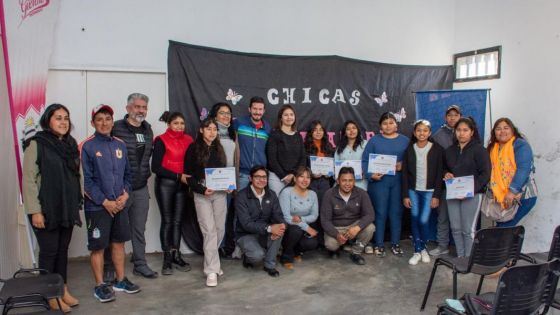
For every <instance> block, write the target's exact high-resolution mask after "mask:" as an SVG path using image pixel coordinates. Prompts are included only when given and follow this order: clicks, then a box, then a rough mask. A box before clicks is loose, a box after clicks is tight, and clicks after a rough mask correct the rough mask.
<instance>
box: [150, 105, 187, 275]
mask: <svg viewBox="0 0 560 315" xmlns="http://www.w3.org/2000/svg"><path fill="white" fill-rule="evenodd" d="M159 120H160V121H163V122H165V123H166V124H167V130H166V131H165V133H163V134H161V135H159V136H157V137H156V138H155V139H154V152H153V155H152V172H154V174H156V180H155V193H156V200H157V203H158V206H159V211H160V214H161V226H160V229H159V237H160V241H161V249H162V250H163V266H162V267H161V273H162V274H163V275H171V274H173V266H175V267H176V268H177V269H178V270H179V271H189V270H190V269H191V267H190V265H189V264H188V263H187V262H186V261H184V260H183V258H182V256H181V250H180V245H181V221H182V218H183V214H184V213H185V210H186V209H185V207H186V206H187V202H186V198H187V189H188V188H187V175H186V174H185V171H184V165H185V153H186V152H187V149H188V148H189V146H190V145H191V143H192V142H193V139H192V138H191V136H189V135H187V134H185V117H184V116H183V114H181V113H179V112H173V113H169V112H168V111H166V112H164V113H163V115H161V117H160V119H159Z"/></svg>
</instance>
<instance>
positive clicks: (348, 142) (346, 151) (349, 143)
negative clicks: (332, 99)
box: [334, 120, 367, 190]
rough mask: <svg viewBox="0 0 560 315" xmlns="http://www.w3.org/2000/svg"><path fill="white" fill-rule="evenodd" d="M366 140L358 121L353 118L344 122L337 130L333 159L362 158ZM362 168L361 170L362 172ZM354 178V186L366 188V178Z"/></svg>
mask: <svg viewBox="0 0 560 315" xmlns="http://www.w3.org/2000/svg"><path fill="white" fill-rule="evenodd" d="M366 144H367V141H365V140H364V139H363V138H362V133H361V132H360V127H358V123H356V122H355V121H353V120H347V121H346V122H344V125H343V126H342V129H341V130H340V132H339V141H338V145H337V147H336V151H335V153H334V160H335V161H347V160H354V161H356V160H362V154H363V153H364V149H365V148H366ZM363 171H364V170H362V173H364V172H363ZM360 175H362V179H358V180H356V187H360V188H362V189H363V190H367V180H366V179H364V178H363V174H360Z"/></svg>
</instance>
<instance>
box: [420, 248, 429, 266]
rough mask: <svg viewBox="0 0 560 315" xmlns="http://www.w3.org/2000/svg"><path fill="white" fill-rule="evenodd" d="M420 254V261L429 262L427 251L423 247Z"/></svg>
mask: <svg viewBox="0 0 560 315" xmlns="http://www.w3.org/2000/svg"><path fill="white" fill-rule="evenodd" d="M420 256H422V262H423V263H425V264H429V263H430V255H429V254H428V251H426V250H425V249H423V250H422V251H421V252H420Z"/></svg>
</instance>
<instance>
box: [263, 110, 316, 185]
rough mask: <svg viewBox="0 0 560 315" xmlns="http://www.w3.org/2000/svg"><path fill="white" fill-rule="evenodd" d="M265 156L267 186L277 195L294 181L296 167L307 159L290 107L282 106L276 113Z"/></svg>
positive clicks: (293, 111)
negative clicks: (267, 176) (267, 175)
mask: <svg viewBox="0 0 560 315" xmlns="http://www.w3.org/2000/svg"><path fill="white" fill-rule="evenodd" d="M266 156H267V160H268V169H269V170H270V175H269V178H268V186H269V188H270V189H271V190H272V191H274V192H275V193H276V195H279V194H280V191H281V190H282V188H284V187H285V186H286V185H288V184H290V183H291V182H292V181H293V180H294V174H295V171H296V170H297V169H298V167H300V166H305V165H306V158H307V155H306V154H305V149H304V147H303V140H302V139H301V136H300V134H299V132H298V131H297V120H296V111H295V110H294V108H293V107H292V106H291V105H284V106H282V108H280V110H279V111H278V117H277V120H276V127H275V129H274V130H273V131H272V132H271V133H270V137H269V138H268V143H267V145H266Z"/></svg>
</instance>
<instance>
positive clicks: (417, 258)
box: [408, 253, 422, 266]
mask: <svg viewBox="0 0 560 315" xmlns="http://www.w3.org/2000/svg"><path fill="white" fill-rule="evenodd" d="M421 259H422V255H420V253H414V255H412V257H410V259H409V260H408V264H409V265H413V266H414V265H417V264H418V262H419V261H420V260H421Z"/></svg>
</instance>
